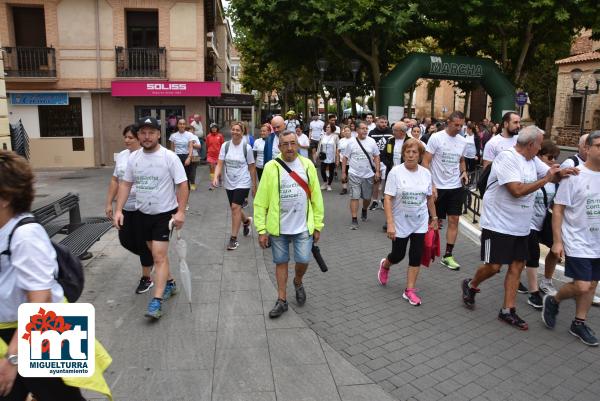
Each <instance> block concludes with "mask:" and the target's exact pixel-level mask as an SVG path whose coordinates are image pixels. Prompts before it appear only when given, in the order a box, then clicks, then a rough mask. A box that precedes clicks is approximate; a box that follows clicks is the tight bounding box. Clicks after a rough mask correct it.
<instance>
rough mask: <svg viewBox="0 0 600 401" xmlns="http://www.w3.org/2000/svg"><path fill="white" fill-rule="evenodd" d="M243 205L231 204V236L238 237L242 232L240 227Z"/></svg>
mask: <svg viewBox="0 0 600 401" xmlns="http://www.w3.org/2000/svg"><path fill="white" fill-rule="evenodd" d="M243 214H244V213H243V212H242V205H238V204H237V203H232V204H231V236H232V237H236V238H237V235H238V233H239V232H240V225H241V224H242V215H243Z"/></svg>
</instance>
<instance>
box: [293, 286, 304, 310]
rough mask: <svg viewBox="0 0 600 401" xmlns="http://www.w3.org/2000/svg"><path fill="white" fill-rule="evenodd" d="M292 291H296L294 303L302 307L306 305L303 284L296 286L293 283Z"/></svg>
mask: <svg viewBox="0 0 600 401" xmlns="http://www.w3.org/2000/svg"><path fill="white" fill-rule="evenodd" d="M294 289H295V290H296V302H298V305H300V306H302V305H304V304H305V303H306V291H305V290H304V284H302V283H300V285H296V283H294Z"/></svg>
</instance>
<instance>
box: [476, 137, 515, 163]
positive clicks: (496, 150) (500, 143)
mask: <svg viewBox="0 0 600 401" xmlns="http://www.w3.org/2000/svg"><path fill="white" fill-rule="evenodd" d="M517 137H518V135H513V136H511V137H508V138H505V137H503V136H502V134H498V135H495V136H494V137H492V139H490V140H489V141H488V142H487V143H486V144H485V148H484V149H483V160H487V161H489V162H492V161H494V159H495V158H496V156H498V155H499V154H500V152H502V151H503V150H506V149H510V148H513V147H514V146H515V145H516V144H517Z"/></svg>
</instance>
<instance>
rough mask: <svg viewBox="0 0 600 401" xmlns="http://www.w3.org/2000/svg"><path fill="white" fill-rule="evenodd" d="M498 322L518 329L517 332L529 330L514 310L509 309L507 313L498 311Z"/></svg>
mask: <svg viewBox="0 0 600 401" xmlns="http://www.w3.org/2000/svg"><path fill="white" fill-rule="evenodd" d="M498 320H501V321H503V322H505V323H508V324H510V325H511V326H514V327H516V328H518V329H519V330H527V329H528V328H529V326H528V325H527V322H525V320H523V319H521V318H520V317H519V315H517V309H516V308H510V312H509V313H502V310H500V313H499V314H498Z"/></svg>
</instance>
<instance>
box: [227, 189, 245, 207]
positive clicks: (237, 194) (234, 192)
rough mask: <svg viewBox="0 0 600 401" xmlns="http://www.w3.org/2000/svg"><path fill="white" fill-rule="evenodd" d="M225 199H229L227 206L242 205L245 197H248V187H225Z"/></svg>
mask: <svg viewBox="0 0 600 401" xmlns="http://www.w3.org/2000/svg"><path fill="white" fill-rule="evenodd" d="M225 192H227V199H229V206H231V205H232V204H234V203H235V204H236V205H240V206H241V205H243V204H244V201H245V200H246V198H248V194H249V193H250V188H236V189H227V190H225Z"/></svg>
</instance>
